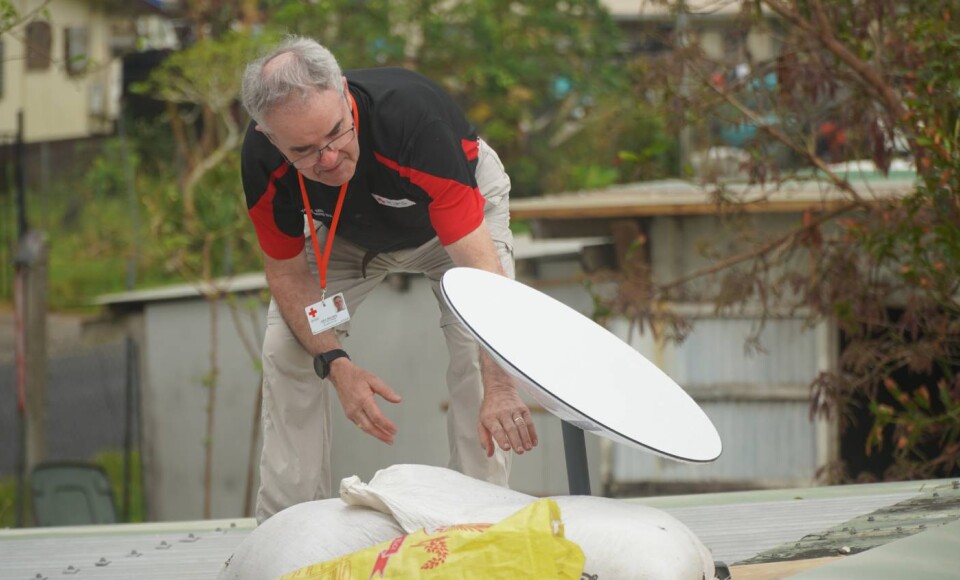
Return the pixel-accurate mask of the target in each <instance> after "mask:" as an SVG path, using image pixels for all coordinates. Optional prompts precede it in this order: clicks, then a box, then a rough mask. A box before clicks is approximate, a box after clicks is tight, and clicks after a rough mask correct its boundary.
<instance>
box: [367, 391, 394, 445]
mask: <svg viewBox="0 0 960 580" xmlns="http://www.w3.org/2000/svg"><path fill="white" fill-rule="evenodd" d="M363 413H364V414H365V415H366V416H367V419H369V420H370V426H371V427H372V428H374V429H377V430H379V431H381V432H383V434H384V435H387V436H388V437H390V439H391V440H392V439H393V436H394V435H396V433H397V426H396V425H394V424H393V421H391V420H390V419H388V418H387V416H386V415H384V414H383V411H381V410H380V407H378V406H377V403H376V402H375V401H374V400H373V399H372V398H371V399H368V400H367V401H366V402H365V403H364V405H363ZM391 442H392V441H391Z"/></svg>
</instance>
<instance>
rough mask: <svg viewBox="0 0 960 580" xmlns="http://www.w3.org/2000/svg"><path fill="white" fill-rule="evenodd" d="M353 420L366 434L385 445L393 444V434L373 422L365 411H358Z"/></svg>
mask: <svg viewBox="0 0 960 580" xmlns="http://www.w3.org/2000/svg"><path fill="white" fill-rule="evenodd" d="M354 422H355V423H356V424H357V427H359V428H360V430H361V431H363V432H364V433H366V434H367V435H370V436H372V437H376V438H377V439H379V440H380V441H383V442H384V443H386V444H387V445H393V434H392V433H389V432H387V431H385V430H384V429H383V428H382V427H380V426H379V425H377V424H376V423H374V422H373V420H371V419H370V417H369V416H368V415H367V414H366V413H360V415H358V417H357V419H356V420H355V421H354Z"/></svg>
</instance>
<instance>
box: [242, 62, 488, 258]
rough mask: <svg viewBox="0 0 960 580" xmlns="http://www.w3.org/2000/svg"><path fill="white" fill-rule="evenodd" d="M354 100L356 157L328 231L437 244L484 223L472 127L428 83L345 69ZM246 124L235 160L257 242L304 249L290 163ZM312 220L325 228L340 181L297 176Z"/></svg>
mask: <svg viewBox="0 0 960 580" xmlns="http://www.w3.org/2000/svg"><path fill="white" fill-rule="evenodd" d="M344 76H346V77H347V82H348V85H349V88H350V92H351V93H352V94H353V97H354V100H355V102H356V106H357V112H358V116H359V122H360V127H359V131H358V135H357V137H358V139H359V140H360V156H359V159H358V160H357V169H356V173H355V174H354V176H353V179H351V180H350V185H349V187H348V189H347V194H346V198H345V200H344V205H343V210H342V213H341V215H340V222H339V224H338V225H337V233H336V235H337V236H338V237H339V236H343V237H344V238H346V239H348V240H350V241H351V242H353V243H355V244H357V245H359V246H361V247H363V248H365V249H367V250H370V251H373V252H387V251H393V250H399V249H403V248H413V247H416V246H419V245H422V244H424V243H426V242H428V241H429V240H431V239H433V238H434V236H439V238H440V242H441V243H442V244H444V245H447V244H450V243H453V242H455V241H457V240H459V239H460V238H462V237H463V236H465V235H466V234H468V233H470V232H472V231H473V230H474V229H476V228H477V226H479V225H480V223H481V222H482V220H483V204H484V199H483V196H482V195H481V194H480V191H479V189H478V188H477V183H476V176H475V173H476V168H477V155H478V147H477V146H478V141H477V135H476V131H475V130H474V128H473V126H472V125H471V124H470V123H469V122H468V121H467V119H466V117H464V115H463V112H462V111H461V110H460V108H459V107H458V106H457V105H456V103H454V102H453V100H452V99H451V98H450V97H449V96H448V95H447V94H446V93H445V92H444V91H443V90H442V89H441V88H440V87H438V86H437V85H436V84H434V83H433V82H431V81H429V80H428V79H426V78H424V77H423V76H421V75H419V74H417V73H414V72H412V71H408V70H404V69H398V68H380V69H364V70H355V71H345V73H344ZM254 127H255V125H254V124H253V123H251V124H250V126H249V127H248V128H247V132H246V135H245V137H244V142H243V152H242V157H241V173H242V177H243V189H244V192H245V194H246V198H247V209H248V211H249V213H250V218H251V220H252V221H253V225H254V227H255V229H256V232H257V238H258V239H259V241H260V247H261V248H262V249H263V251H264V252H265V253H266V254H267V255H268V256H270V257H272V258H276V259H287V258H292V257H293V256H295V255H297V254H298V253H299V252H300V251H301V250H302V249H303V246H304V236H303V223H304V222H303V219H304V218H303V215H304V208H303V201H302V199H301V194H300V185H299V182H298V179H297V171H296V169H295V168H294V167H293V166H291V165H289V164H288V163H287V162H286V161H285V160H284V158H283V156H282V155H281V154H280V152H279V151H278V150H277V148H276V147H274V145H273V144H271V143H270V141H269V140H267V138H266V136H264V135H263V134H262V133H260V132H259V131H256V130H255V129H254ZM304 183H305V184H306V187H307V195H308V196H309V198H310V206H311V208H312V209H313V213H314V218H315V219H317V220H319V221H321V222H323V223H324V224H326V225H327V226H328V227H329V225H330V221H331V220H332V218H333V212H334V209H335V207H336V203H337V196H338V194H339V192H340V188H339V186H338V187H331V186H327V185H323V184H322V183H318V182H316V181H311V180H309V179H304Z"/></svg>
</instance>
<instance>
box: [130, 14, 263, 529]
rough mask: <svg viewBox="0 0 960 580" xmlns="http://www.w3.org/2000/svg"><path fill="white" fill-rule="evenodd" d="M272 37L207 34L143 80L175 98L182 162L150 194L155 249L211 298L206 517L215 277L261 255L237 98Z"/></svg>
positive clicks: (170, 102)
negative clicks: (249, 204)
mask: <svg viewBox="0 0 960 580" xmlns="http://www.w3.org/2000/svg"><path fill="white" fill-rule="evenodd" d="M200 29H202V27H200ZM264 41H266V38H265V37H262V36H254V35H252V34H249V33H245V32H227V33H225V34H224V35H223V36H221V37H219V38H213V37H210V36H206V37H204V38H202V39H201V40H199V41H198V42H196V43H195V44H194V45H192V46H190V47H189V48H187V49H185V50H183V51H180V52H177V53H174V54H173V55H171V56H170V57H169V58H167V59H166V60H165V61H164V62H163V64H162V65H160V67H158V68H157V69H156V70H154V71H153V72H152V73H151V75H150V77H149V78H148V80H147V81H146V82H144V83H142V84H140V85H139V86H137V87H136V90H137V91H138V92H141V93H143V94H148V95H151V96H153V97H155V98H157V99H159V100H162V101H164V102H165V103H166V104H167V120H168V121H169V123H170V127H171V130H172V132H173V135H174V141H175V142H176V144H177V150H178V154H179V161H180V163H179V165H178V166H177V168H178V174H179V175H178V179H177V180H176V182H175V183H169V182H159V183H156V184H155V185H156V189H155V190H154V191H151V192H146V193H145V195H143V196H142V199H143V201H144V204H145V206H146V208H147V214H148V219H149V227H150V230H151V232H152V233H153V234H154V236H153V239H154V240H157V244H156V247H154V248H153V251H154V252H159V253H161V255H163V256H164V257H165V260H166V264H167V265H168V267H169V268H170V269H172V270H174V271H176V272H178V273H179V274H180V275H181V276H182V277H183V278H184V279H187V280H191V281H194V282H196V283H197V286H198V288H199V289H200V290H201V291H202V292H203V294H204V296H205V297H206V298H207V300H208V303H209V305H210V370H209V373H208V375H207V376H206V377H205V378H204V380H203V382H204V386H205V387H207V393H208V401H207V410H206V412H207V421H206V429H207V433H206V437H205V441H204V446H205V464H204V491H205V493H204V504H203V516H204V517H210V509H211V482H212V472H213V455H212V440H213V433H214V409H215V407H216V394H217V381H218V375H219V363H218V360H217V345H218V343H219V341H218V336H217V328H218V312H219V305H220V303H221V301H222V299H223V298H224V296H225V290H224V289H223V288H221V287H219V286H217V285H216V283H215V282H216V279H217V278H218V276H224V275H229V274H231V273H232V272H233V271H235V268H236V265H235V264H233V261H234V260H236V259H238V258H239V260H240V264H241V269H254V268H255V267H256V265H257V262H256V260H257V258H258V257H259V252H258V251H257V250H256V248H257V246H256V241H255V240H253V239H252V236H253V233H252V231H251V229H252V228H250V225H249V220H248V218H247V215H246V204H245V203H244V200H243V196H242V188H241V187H240V183H239V175H240V169H239V155H238V149H239V145H240V141H241V137H242V128H244V127H245V120H244V119H243V115H242V113H241V112H240V109H239V107H238V106H237V101H238V98H239V94H240V85H241V74H242V71H243V67H244V65H245V64H246V62H248V61H249V60H252V59H253V58H254V57H255V56H256V54H257V53H258V51H259V48H260V46H261V42H264ZM236 247H239V248H240V249H241V251H240V252H236V251H234V249H235V248H236ZM220 256H222V258H220ZM235 256H238V258H235ZM237 330H238V332H241V331H242V329H241V328H239V327H238V328H237Z"/></svg>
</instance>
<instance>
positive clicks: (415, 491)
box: [340, 465, 714, 580]
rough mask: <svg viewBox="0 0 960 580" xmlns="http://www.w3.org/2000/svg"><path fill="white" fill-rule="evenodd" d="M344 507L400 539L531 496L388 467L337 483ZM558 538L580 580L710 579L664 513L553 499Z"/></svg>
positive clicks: (503, 512) (499, 514)
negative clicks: (359, 509) (370, 514)
mask: <svg viewBox="0 0 960 580" xmlns="http://www.w3.org/2000/svg"><path fill="white" fill-rule="evenodd" d="M340 497H341V499H343V501H345V502H346V503H348V504H351V505H357V506H366V507H370V508H373V509H377V510H380V511H382V512H383V513H387V514H390V515H391V516H393V518H394V519H395V520H396V521H397V523H398V524H400V526H401V527H402V528H403V529H404V530H405V531H406V532H408V533H409V532H413V531H416V530H419V529H421V528H426V529H427V530H433V529H436V528H440V527H444V526H451V525H455V524H466V523H496V522H499V521H501V520H503V519H504V518H506V517H507V516H509V515H510V514H512V513H514V512H516V511H517V510H519V509H520V508H522V507H524V506H525V505H527V504H529V503H530V502H532V501H534V499H536V498H534V497H533V496H529V495H526V494H522V493H519V492H515V491H511V490H509V489H505V488H503V487H500V486H497V485H493V484H491V483H487V482H484V481H479V480H476V479H473V478H471V477H467V476H465V475H463V474H461V473H458V472H456V471H452V470H449V469H444V468H441V467H431V466H426V465H394V466H391V467H389V468H387V469H382V470H380V471H378V472H377V473H376V474H375V475H374V477H373V479H371V480H370V483H368V484H365V483H363V482H362V481H360V480H359V478H356V477H351V478H347V479H344V480H343V481H342V482H341V484H340ZM552 499H554V500H556V501H557V503H558V504H559V505H560V514H561V517H562V519H563V524H564V533H565V536H566V537H567V538H569V539H570V540H572V541H574V542H576V543H577V544H578V545H579V546H580V548H581V549H582V550H583V552H584V555H585V556H586V558H587V560H586V565H585V567H584V571H583V573H584V575H585V577H589V578H591V579H596V580H620V579H628V578H645V579H650V580H658V579H664V580H666V579H669V580H676V579H689V580H703V579H708V580H709V579H711V578H713V574H714V565H713V558H712V556H711V555H710V551H709V550H707V548H706V546H704V545H703V543H702V542H701V541H700V539H699V538H697V537H696V535H694V534H693V532H691V531H690V529H689V528H688V527H687V526H686V525H685V524H683V523H682V522H680V521H679V520H677V519H676V518H674V517H673V516H671V515H670V514H667V513H666V512H663V511H661V510H658V509H656V508H652V507H649V506H644V505H640V504H635V503H630V502H627V501H624V500H616V499H610V498H603V497H593V496H557V497H553V498H552Z"/></svg>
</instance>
